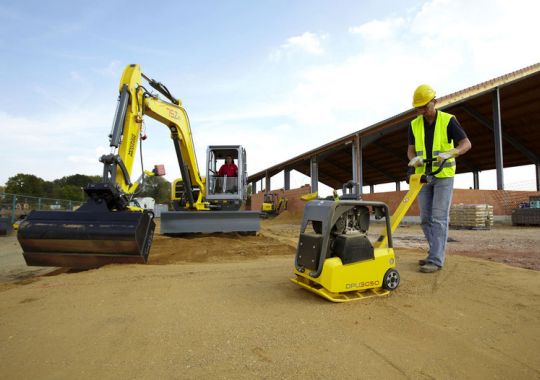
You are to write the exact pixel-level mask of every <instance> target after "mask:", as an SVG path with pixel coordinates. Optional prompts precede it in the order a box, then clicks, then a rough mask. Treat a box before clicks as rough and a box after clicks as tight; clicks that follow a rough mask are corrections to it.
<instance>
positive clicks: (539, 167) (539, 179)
mask: <svg viewBox="0 0 540 380" xmlns="http://www.w3.org/2000/svg"><path fill="white" fill-rule="evenodd" d="M536 191H540V163H538V164H536Z"/></svg>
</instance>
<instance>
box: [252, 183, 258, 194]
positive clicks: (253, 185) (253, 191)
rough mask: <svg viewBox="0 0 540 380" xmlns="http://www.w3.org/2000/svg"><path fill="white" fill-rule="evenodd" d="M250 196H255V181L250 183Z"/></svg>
mask: <svg viewBox="0 0 540 380" xmlns="http://www.w3.org/2000/svg"><path fill="white" fill-rule="evenodd" d="M251 194H253V195H255V194H257V181H255V182H251Z"/></svg>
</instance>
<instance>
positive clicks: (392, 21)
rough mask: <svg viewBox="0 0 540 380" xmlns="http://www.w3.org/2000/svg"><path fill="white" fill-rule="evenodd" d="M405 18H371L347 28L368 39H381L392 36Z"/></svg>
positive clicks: (403, 23)
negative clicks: (382, 19)
mask: <svg viewBox="0 0 540 380" xmlns="http://www.w3.org/2000/svg"><path fill="white" fill-rule="evenodd" d="M405 23H406V21H405V19H404V18H402V17H396V18H389V19H386V20H384V21H381V20H372V21H369V22H367V23H365V24H362V25H359V26H353V27H350V28H349V32H350V33H353V34H360V35H361V36H362V37H364V38H365V39H368V40H382V39H386V38H390V37H394V36H395V34H396V33H397V32H398V31H399V30H400V29H401V28H403V26H405Z"/></svg>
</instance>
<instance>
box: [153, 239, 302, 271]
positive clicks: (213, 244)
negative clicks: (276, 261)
mask: <svg viewBox="0 0 540 380" xmlns="http://www.w3.org/2000/svg"><path fill="white" fill-rule="evenodd" d="M294 253H295V249H294V248H293V247H292V246H290V245H284V244H283V243H282V242H281V241H280V240H279V239H276V238H274V237H271V236H267V235H265V234H264V233H261V234H259V235H257V236H243V235H240V234H197V235H186V236H183V237H168V236H162V235H158V236H156V237H155V239H154V242H153V244H152V248H151V250H150V261H149V263H150V264H174V263H185V262H206V261H210V262H215V261H225V260H227V261H230V260H233V261H234V260H243V259H252V258H256V257H261V256H279V255H293V254H294Z"/></svg>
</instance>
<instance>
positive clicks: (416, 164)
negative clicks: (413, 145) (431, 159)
mask: <svg viewBox="0 0 540 380" xmlns="http://www.w3.org/2000/svg"><path fill="white" fill-rule="evenodd" d="M409 166H411V167H413V168H418V167H420V166H424V159H423V158H422V157H420V156H416V157H414V158H413V159H412V160H410V161H409Z"/></svg>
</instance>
